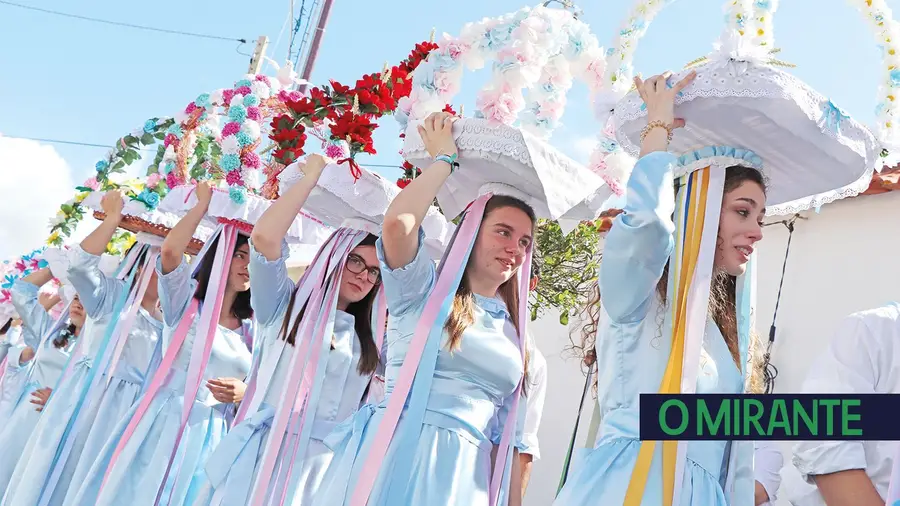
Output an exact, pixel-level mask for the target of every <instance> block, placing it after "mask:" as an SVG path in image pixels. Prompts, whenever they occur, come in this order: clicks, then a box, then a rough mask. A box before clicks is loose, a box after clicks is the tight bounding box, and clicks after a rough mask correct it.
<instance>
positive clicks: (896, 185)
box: [860, 165, 900, 195]
mask: <svg viewBox="0 0 900 506" xmlns="http://www.w3.org/2000/svg"><path fill="white" fill-rule="evenodd" d="M894 190H900V165H896V166H894V167H885V168H884V170H882V171H881V172H880V173H876V174H875V175H874V176H873V177H872V182H871V183H870V184H869V188H867V189H866V191H864V192H862V193H861V194H860V195H878V194H879V193H887V192H891V191H894Z"/></svg>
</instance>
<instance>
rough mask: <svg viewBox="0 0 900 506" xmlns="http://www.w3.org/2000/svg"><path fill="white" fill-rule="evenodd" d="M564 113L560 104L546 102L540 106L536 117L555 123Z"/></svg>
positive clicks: (563, 108)
mask: <svg viewBox="0 0 900 506" xmlns="http://www.w3.org/2000/svg"><path fill="white" fill-rule="evenodd" d="M564 111H565V107H564V105H563V104H562V103H561V102H554V101H547V102H542V103H541V104H540V106H539V108H538V114H537V116H538V117H539V118H541V119H548V120H551V121H555V120H558V119H559V118H561V117H562V115H563V112H564Z"/></svg>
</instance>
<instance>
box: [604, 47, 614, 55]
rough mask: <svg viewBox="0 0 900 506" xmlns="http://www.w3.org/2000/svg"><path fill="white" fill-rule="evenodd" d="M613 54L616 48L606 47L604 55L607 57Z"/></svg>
mask: <svg viewBox="0 0 900 506" xmlns="http://www.w3.org/2000/svg"><path fill="white" fill-rule="evenodd" d="M614 54H616V48H614V47H609V48H606V56H607V57H610V56H612V55H614Z"/></svg>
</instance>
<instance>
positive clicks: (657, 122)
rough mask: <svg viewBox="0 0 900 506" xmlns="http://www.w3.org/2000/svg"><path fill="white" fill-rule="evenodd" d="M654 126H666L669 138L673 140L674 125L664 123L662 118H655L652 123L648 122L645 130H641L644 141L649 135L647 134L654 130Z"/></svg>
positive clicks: (670, 140)
mask: <svg viewBox="0 0 900 506" xmlns="http://www.w3.org/2000/svg"><path fill="white" fill-rule="evenodd" d="M654 128H664V129H665V130H666V132H667V133H668V135H667V138H668V140H669V142H672V127H670V126H669V125H667V124H665V123H663V122H662V121H660V120H655V121H651V122H650V123H647V126H645V127H644V129H643V130H641V142H644V138H645V137H647V134H649V133H650V131H651V130H653V129H654Z"/></svg>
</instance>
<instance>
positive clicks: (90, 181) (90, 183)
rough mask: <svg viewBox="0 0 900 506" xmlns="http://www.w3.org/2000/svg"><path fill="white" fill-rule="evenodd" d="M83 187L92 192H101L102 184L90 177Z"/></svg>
mask: <svg viewBox="0 0 900 506" xmlns="http://www.w3.org/2000/svg"><path fill="white" fill-rule="evenodd" d="M82 186H84V187H85V188H90V189H91V190H99V189H100V182H99V181H97V178H96V177H90V178H88V180H87V181H85V182H84V184H83V185H82Z"/></svg>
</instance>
